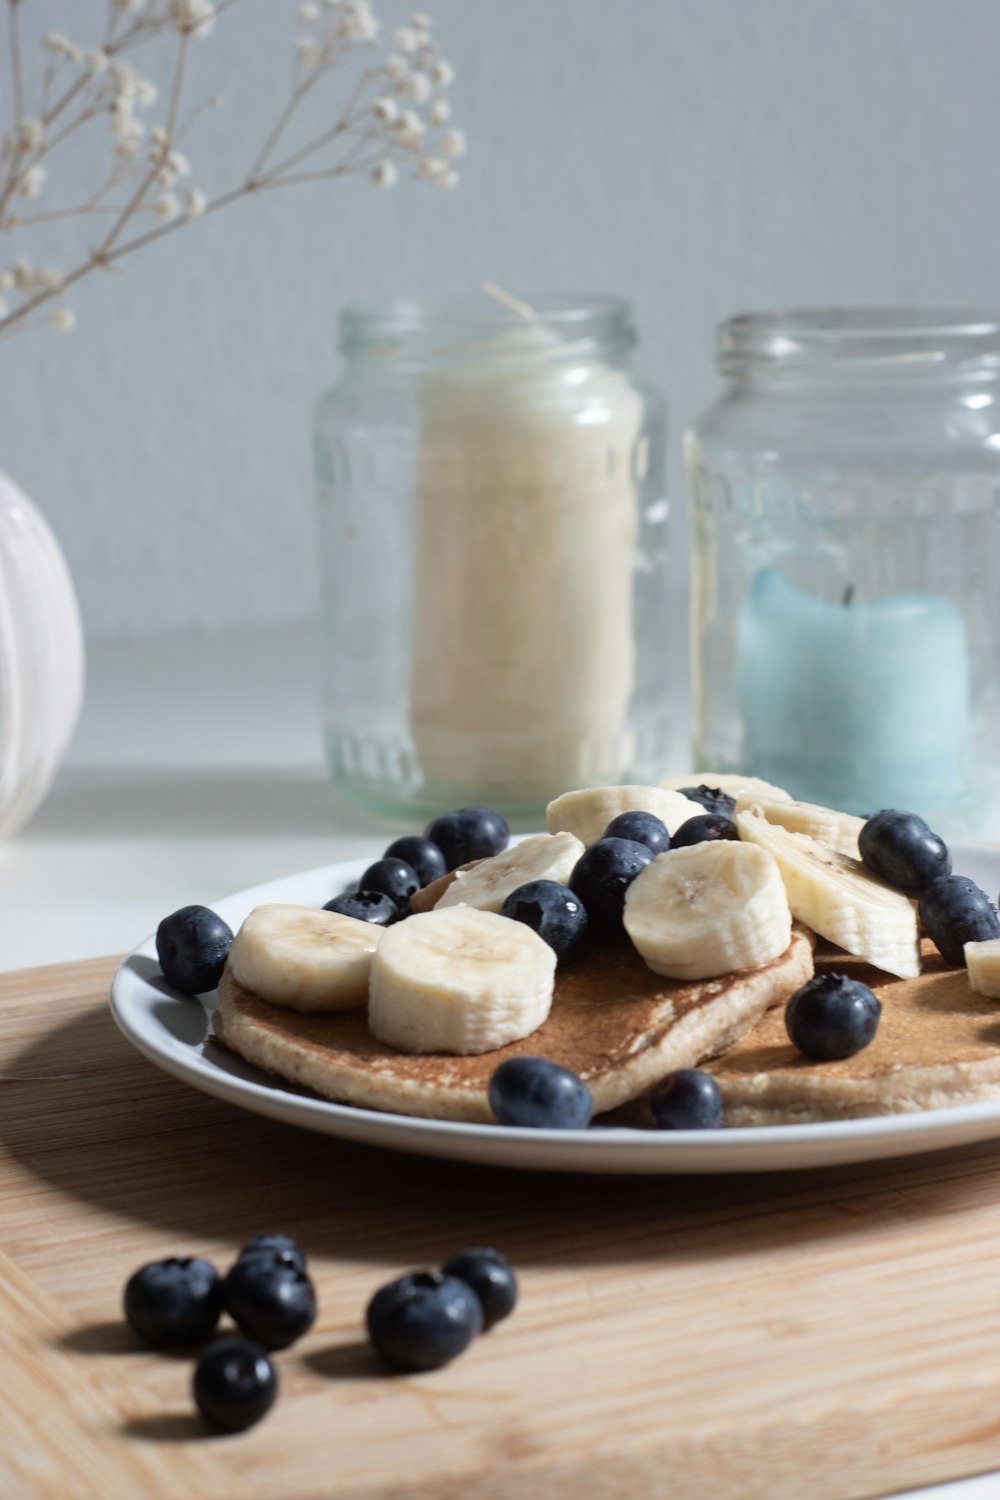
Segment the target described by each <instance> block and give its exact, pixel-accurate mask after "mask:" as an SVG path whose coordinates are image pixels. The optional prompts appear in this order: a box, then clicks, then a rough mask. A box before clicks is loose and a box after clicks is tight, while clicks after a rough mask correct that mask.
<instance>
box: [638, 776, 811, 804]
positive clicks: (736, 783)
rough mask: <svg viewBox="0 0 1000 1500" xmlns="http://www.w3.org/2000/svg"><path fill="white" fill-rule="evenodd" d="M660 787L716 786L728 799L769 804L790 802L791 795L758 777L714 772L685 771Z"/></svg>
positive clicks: (675, 789)
mask: <svg viewBox="0 0 1000 1500" xmlns="http://www.w3.org/2000/svg"><path fill="white" fill-rule="evenodd" d="M660 785H661V786H664V787H666V788H667V790H668V791H677V790H678V789H679V788H680V787H682V786H713V787H715V786H717V787H718V788H719V790H720V791H721V792H725V793H726V794H727V795H728V796H730V797H744V796H747V797H750V796H757V797H766V798H767V799H769V800H770V801H771V802H791V800H792V798H791V793H789V792H786V791H785V790H784V788H783V787H780V786H772V785H771V783H770V782H769V781H761V779H760V777H759V776H736V775H730V774H725V773H724V774H723V775H721V776H719V775H717V774H716V772H715V771H686V772H685V774H684V775H683V776H668V777H667V778H666V780H665V781H661V782H660Z"/></svg>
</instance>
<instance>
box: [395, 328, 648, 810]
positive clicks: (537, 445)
mask: <svg viewBox="0 0 1000 1500" xmlns="http://www.w3.org/2000/svg"><path fill="white" fill-rule="evenodd" d="M422 408H423V421H422V429H421V441H420V465H419V515H418V538H417V560H416V598H415V606H414V641H413V669H412V702H411V723H412V731H413V738H414V741H415V744H416V747H417V751H418V754H419V757H420V762H421V767H422V770H423V774H424V777H425V778H426V780H427V781H428V782H429V783H431V784H432V785H436V786H439V787H442V788H444V787H448V788H453V789H454V791H455V793H456V794H461V793H467V794H468V795H469V796H473V795H476V796H484V797H485V796H488V795H491V794H494V795H496V796H497V797H498V798H499V799H503V798H506V799H507V800H509V801H511V802H516V801H517V800H519V799H521V800H524V801H526V802H527V801H530V800H531V799H533V798H534V799H538V798H540V797H546V796H548V795H550V794H554V793H555V792H557V791H559V790H564V789H565V788H566V787H568V786H578V785H584V784H586V783H587V782H588V781H591V780H594V779H597V778H604V777H608V778H611V777H613V776H615V775H616V774H620V773H621V772H622V771H623V770H624V769H626V765H627V761H628V757H629V749H630V747H629V746H628V745H627V744H626V743H625V725H626V720H627V713H628V706H629V700H630V698H631V695H632V690H633V686H634V676H635V664H634V641H633V619H632V576H633V561H634V549H635V542H636V533H637V528H638V482H639V480H640V479H641V477H642V476H641V472H640V471H641V467H642V460H641V453H642V446H641V443H640V434H641V427H642V419H643V402H642V397H641V395H640V394H639V392H638V391H637V390H636V389H635V387H634V386H633V384H632V382H631V381H630V379H629V377H628V376H627V374H625V373H624V372H623V371H621V370H618V369H616V368H615V367H614V366H613V365H612V364H610V363H608V362H606V361H605V360H603V359H601V358H599V357H598V356H597V355H596V354H595V353H594V352H593V351H592V350H587V351H584V350H580V351H574V350H572V349H571V348H570V346H569V345H568V343H567V342H566V341H565V340H563V339H562V338H561V337H560V336H559V335H558V334H557V333H556V332H554V331H553V330H552V329H551V328H547V327H545V326H544V325H543V324H541V323H539V322H537V321H534V320H520V319H518V318H517V317H516V315H512V318H511V323H510V326H509V327H501V328H498V329H497V331H496V332H495V333H494V334H492V335H491V336H490V337H489V338H488V339H486V340H484V341H483V342H482V343H481V344H480V345H478V346H477V347H476V350H475V352H474V353H473V354H470V355H469V357H467V358H464V359H463V360H461V361H460V362H456V363H455V365H454V367H453V368H445V369H443V370H439V371H437V372H436V373H434V374H433V375H430V376H428V377H426V379H425V381H424V385H423V390H422Z"/></svg>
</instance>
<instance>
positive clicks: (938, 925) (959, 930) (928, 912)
mask: <svg viewBox="0 0 1000 1500" xmlns="http://www.w3.org/2000/svg"><path fill="white" fill-rule="evenodd" d="M920 924H921V926H922V927H923V929H924V931H925V932H926V934H927V936H928V937H929V938H930V940H931V942H932V943H935V944H936V945H937V949H938V952H939V953H940V955H941V957H942V958H943V959H944V961H945V963H946V964H951V965H953V966H954V967H956V968H957V967H959V966H961V965H962V964H964V963H965V945H966V943H981V942H984V941H985V940H986V939H987V938H995V937H1000V917H998V916H997V909H996V907H995V906H994V905H993V903H992V901H991V900H990V898H989V896H987V894H986V892H985V891H984V890H981V889H980V888H979V886H978V885H976V883H975V881H974V880H969V879H967V878H966V876H964V875H942V876H941V878H940V879H939V880H933V881H932V882H931V884H930V885H929V886H927V887H926V888H925V889H924V890H922V891H921V892H920Z"/></svg>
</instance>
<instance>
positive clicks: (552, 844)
mask: <svg viewBox="0 0 1000 1500" xmlns="http://www.w3.org/2000/svg"><path fill="white" fill-rule="evenodd" d="M583 852H584V850H583V845H582V844H581V842H580V840H579V839H578V838H576V837H575V835H574V834H572V833H539V834H536V835H535V836H534V837H533V838H530V839H522V840H521V842H520V843H519V844H515V845H514V847H513V848H512V849H505V850H504V851H503V853H502V854H494V855H493V857H492V859H482V860H480V861H479V863H478V864H476V865H473V866H472V867H471V869H468V870H466V871H465V872H464V874H461V875H459V876H458V877H457V879H455V880H453V881H452V883H451V884H450V885H449V886H448V888H447V890H446V891H445V893H444V895H443V896H442V897H441V898H440V900H439V901H438V902H437V903H436V905H435V908H434V909H435V910H436V911H440V910H441V909H442V907H446V906H474V907H476V909H477V910H478V911H499V910H500V908H501V907H502V906H503V904H504V902H505V901H506V899H507V897H508V896H509V895H510V893H511V891H516V890H517V888H518V886H522V885H527V883H528V881H529V880H555V881H558V883H559V884H560V885H567V884H568V883H569V877H570V876H571V875H572V873H573V869H574V866H575V865H576V862H577V860H578V859H579V858H580V856H581V854H583Z"/></svg>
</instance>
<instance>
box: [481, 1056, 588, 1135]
mask: <svg viewBox="0 0 1000 1500" xmlns="http://www.w3.org/2000/svg"><path fill="white" fill-rule="evenodd" d="M490 1109H491V1110H492V1111H493V1113H494V1114H495V1115H496V1117H497V1119H498V1120H499V1122H500V1124H501V1125H518V1126H524V1127H526V1128H527V1129H529V1130H584V1129H586V1127H587V1126H588V1125H589V1124H590V1120H591V1116H592V1115H593V1113H594V1101H593V1099H592V1098H591V1095H590V1089H589V1088H588V1087H587V1085H586V1084H585V1083H584V1081H583V1079H582V1078H578V1077H577V1076H576V1074H575V1073H571V1072H570V1070H569V1069H568V1068H561V1067H560V1066H559V1064H558V1063H554V1062H549V1060H548V1058H547V1057H509V1058H508V1059H507V1061H506V1062H502V1063H501V1064H500V1066H499V1067H498V1068H497V1069H496V1070H495V1072H494V1074H493V1077H492V1078H491V1079H490Z"/></svg>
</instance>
